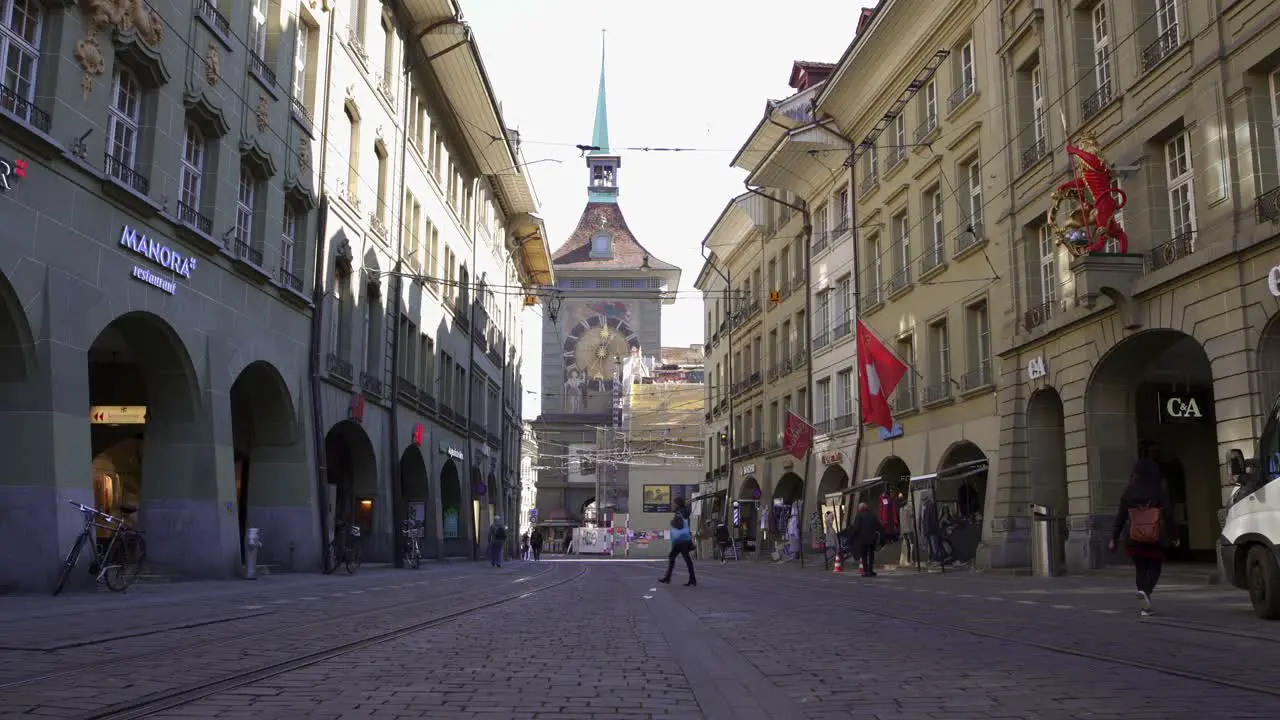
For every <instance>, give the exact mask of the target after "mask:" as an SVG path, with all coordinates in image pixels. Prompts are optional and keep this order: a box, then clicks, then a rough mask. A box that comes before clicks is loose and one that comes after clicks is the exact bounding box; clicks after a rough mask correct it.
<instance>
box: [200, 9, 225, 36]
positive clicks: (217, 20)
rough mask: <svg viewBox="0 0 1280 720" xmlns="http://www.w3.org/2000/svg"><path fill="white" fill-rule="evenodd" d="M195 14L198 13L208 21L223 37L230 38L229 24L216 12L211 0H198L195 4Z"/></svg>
mask: <svg viewBox="0 0 1280 720" xmlns="http://www.w3.org/2000/svg"><path fill="white" fill-rule="evenodd" d="M196 12H198V13H200V15H202V16H203V17H204V19H205V20H208V21H209V24H210V25H212V26H213V27H214V28H215V29H216V30H217V31H218V32H220V33H222V34H223V36H225V37H228V38H229V37H231V23H230V22H229V21H228V20H227V19H226V18H225V17H223V15H222V13H220V12H218V8H217V7H216V6H215V5H214V4H213V2H211V0H198V2H196Z"/></svg>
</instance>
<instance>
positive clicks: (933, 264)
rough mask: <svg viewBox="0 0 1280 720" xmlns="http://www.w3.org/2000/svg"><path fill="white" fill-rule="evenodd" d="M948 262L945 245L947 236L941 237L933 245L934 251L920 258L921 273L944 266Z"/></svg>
mask: <svg viewBox="0 0 1280 720" xmlns="http://www.w3.org/2000/svg"><path fill="white" fill-rule="evenodd" d="M946 262H947V250H946V247H945V238H943V239H939V240H938V242H936V243H935V244H934V246H933V252H929V253H925V254H924V257H921V258H920V275H921V276H923V275H924V274H925V273H927V272H930V271H932V270H935V269H937V268H939V267H942V266H943V265H945V264H946Z"/></svg>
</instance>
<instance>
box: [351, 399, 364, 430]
mask: <svg viewBox="0 0 1280 720" xmlns="http://www.w3.org/2000/svg"><path fill="white" fill-rule="evenodd" d="M347 416H348V417H350V418H351V419H352V420H355V421H356V422H358V423H362V422H364V393H360V392H353V393H351V405H350V407H349V408H348V410H347Z"/></svg>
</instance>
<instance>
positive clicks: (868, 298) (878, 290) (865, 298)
mask: <svg viewBox="0 0 1280 720" xmlns="http://www.w3.org/2000/svg"><path fill="white" fill-rule="evenodd" d="M883 284H884V278H882V277H881V276H880V272H879V271H878V270H877V269H876V268H872V269H871V271H869V272H868V273H867V275H866V277H865V278H863V280H862V287H863V291H862V307H863V308H864V309H865V308H869V307H872V306H875V305H879V304H880V303H882V302H884V294H883V288H882V285H883Z"/></svg>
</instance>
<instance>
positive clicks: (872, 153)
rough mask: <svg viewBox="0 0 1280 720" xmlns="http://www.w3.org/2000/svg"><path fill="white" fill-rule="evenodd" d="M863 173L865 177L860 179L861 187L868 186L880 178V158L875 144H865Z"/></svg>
mask: <svg viewBox="0 0 1280 720" xmlns="http://www.w3.org/2000/svg"><path fill="white" fill-rule="evenodd" d="M862 157H863V163H864V165H863V173H865V174H866V178H865V179H864V180H863V181H862V187H870V186H871V185H874V184H875V183H876V182H878V181H879V178H880V158H879V157H878V153H877V152H876V145H875V144H874V143H872V144H871V145H868V146H867V151H866V153H865V154H863V156H862Z"/></svg>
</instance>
